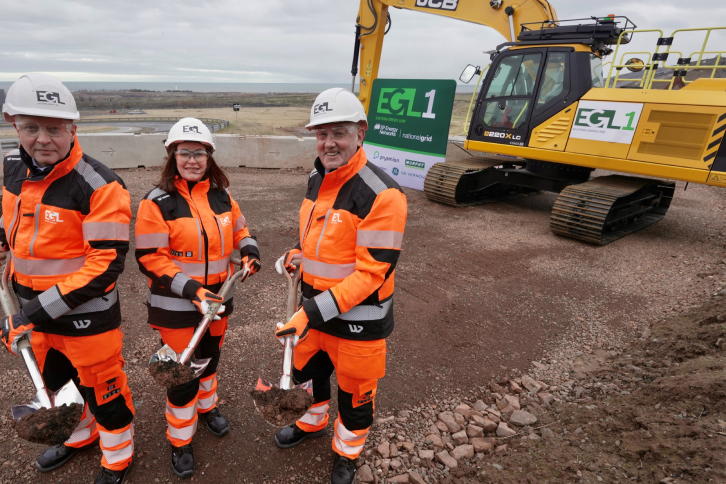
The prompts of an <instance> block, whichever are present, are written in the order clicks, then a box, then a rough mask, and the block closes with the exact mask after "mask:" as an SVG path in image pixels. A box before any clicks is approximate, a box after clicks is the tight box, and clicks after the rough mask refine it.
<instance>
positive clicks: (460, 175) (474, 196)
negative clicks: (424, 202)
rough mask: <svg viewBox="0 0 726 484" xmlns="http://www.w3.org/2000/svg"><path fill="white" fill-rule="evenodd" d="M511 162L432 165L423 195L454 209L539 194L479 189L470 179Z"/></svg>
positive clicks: (513, 189)
mask: <svg viewBox="0 0 726 484" xmlns="http://www.w3.org/2000/svg"><path fill="white" fill-rule="evenodd" d="M508 161H511V160H502V159H498V158H493V157H491V158H469V159H466V160H460V161H449V162H446V163H436V164H435V165H433V166H432V167H431V168H430V169H429V171H428V174H427V175H426V179H425V180H424V193H425V194H426V197H427V198H428V199H429V200H431V201H432V202H438V203H443V204H445V205H451V206H453V207H465V206H468V205H479V204H482V203H490V202H501V201H506V200H513V199H516V198H521V197H524V196H530V195H536V194H538V193H540V192H539V191H536V190H534V191H533V190H530V189H522V188H519V187H502V189H500V190H491V189H490V190H476V180H474V179H473V177H471V175H475V174H477V173H480V172H482V171H484V170H489V169H493V168H494V167H495V166H498V165H502V164H503V163H505V162H508Z"/></svg>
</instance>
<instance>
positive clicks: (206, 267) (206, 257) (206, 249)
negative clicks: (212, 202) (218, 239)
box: [189, 190, 209, 286]
mask: <svg viewBox="0 0 726 484" xmlns="http://www.w3.org/2000/svg"><path fill="white" fill-rule="evenodd" d="M189 198H191V200H192V203H193V204H194V210H196V211H197V216H198V217H199V226H200V227H201V228H202V237H204V285H205V286H206V285H207V277H208V275H209V239H208V238H207V231H206V230H205V229H204V222H202V213H201V212H200V211H199V208H198V207H197V202H196V201H195V200H194V196H193V195H192V191H191V190H189ZM200 256H201V254H200Z"/></svg>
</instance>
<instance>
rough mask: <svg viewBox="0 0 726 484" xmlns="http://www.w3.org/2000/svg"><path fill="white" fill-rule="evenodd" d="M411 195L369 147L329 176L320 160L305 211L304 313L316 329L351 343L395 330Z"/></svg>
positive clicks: (302, 227)
mask: <svg viewBox="0 0 726 484" xmlns="http://www.w3.org/2000/svg"><path fill="white" fill-rule="evenodd" d="M406 216H407V206H406V196H405V195H404V194H403V192H402V191H401V188H400V187H399V186H398V184H397V183H396V182H395V181H393V179H392V178H391V177H390V176H388V175H387V174H386V173H384V172H383V170H381V169H380V168H378V167H377V166H375V165H374V164H372V163H368V161H367V159H366V154H365V152H364V151H363V149H362V148H360V149H359V150H358V152H357V153H356V154H355V155H354V156H353V157H352V158H351V159H350V161H349V162H348V163H347V164H346V165H344V166H342V167H340V168H338V169H337V170H334V171H332V172H330V173H327V174H326V173H325V168H324V167H323V165H322V163H321V162H320V159H319V158H318V159H316V160H315V170H314V171H313V172H312V174H311V175H310V178H309V181H308V191H307V194H306V195H305V200H304V201H303V204H302V208H301V209H300V247H301V248H302V252H303V263H302V271H303V277H302V279H303V282H302V293H303V309H304V310H305V313H306V315H307V317H308V319H309V320H310V327H311V328H313V329H317V330H319V331H322V332H324V333H328V334H331V335H334V336H339V337H341V338H345V339H352V340H375V339H381V338H385V337H386V336H388V335H389V334H391V331H393V279H394V274H395V269H396V262H397V261H398V256H399V255H400V253H401V243H402V241H403V230H404V228H405V226H406Z"/></svg>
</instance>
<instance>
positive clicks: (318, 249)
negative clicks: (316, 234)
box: [315, 209, 331, 259]
mask: <svg viewBox="0 0 726 484" xmlns="http://www.w3.org/2000/svg"><path fill="white" fill-rule="evenodd" d="M330 210H331V209H328V211H327V212H325V222H323V230H322V231H321V232H320V238H319V239H318V246H317V247H316V248H315V258H316V259H318V258H320V242H322V241H323V235H325V227H327V226H328V217H330Z"/></svg>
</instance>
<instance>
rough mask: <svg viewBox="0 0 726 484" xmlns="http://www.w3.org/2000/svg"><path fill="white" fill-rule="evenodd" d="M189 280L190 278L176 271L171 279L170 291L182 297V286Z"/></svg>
mask: <svg viewBox="0 0 726 484" xmlns="http://www.w3.org/2000/svg"><path fill="white" fill-rule="evenodd" d="M191 280H192V279H191V278H190V277H189V276H187V275H186V274H184V273H183V272H177V273H176V274H175V275H174V278H173V279H172V280H171V292H173V293H174V294H176V295H177V296H179V297H183V296H184V294H182V292H183V291H184V286H186V284H187V282H189V281H191Z"/></svg>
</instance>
